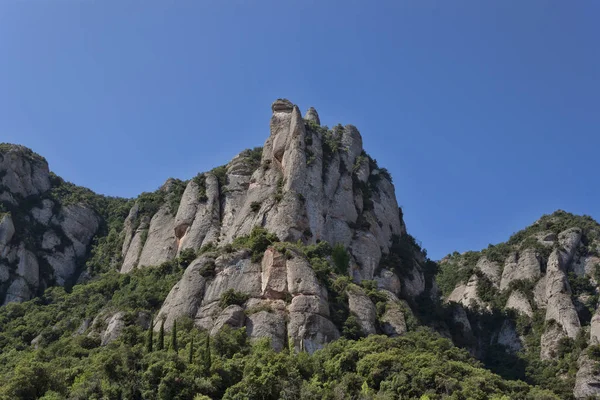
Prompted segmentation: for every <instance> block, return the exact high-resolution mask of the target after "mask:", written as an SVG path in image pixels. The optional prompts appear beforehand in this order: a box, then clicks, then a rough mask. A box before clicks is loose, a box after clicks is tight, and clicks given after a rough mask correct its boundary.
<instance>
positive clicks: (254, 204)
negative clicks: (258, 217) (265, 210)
mask: <svg viewBox="0 0 600 400" xmlns="http://www.w3.org/2000/svg"><path fill="white" fill-rule="evenodd" d="M250 209H251V210H252V212H258V210H260V202H259V201H253V202H252V203H251V204H250Z"/></svg>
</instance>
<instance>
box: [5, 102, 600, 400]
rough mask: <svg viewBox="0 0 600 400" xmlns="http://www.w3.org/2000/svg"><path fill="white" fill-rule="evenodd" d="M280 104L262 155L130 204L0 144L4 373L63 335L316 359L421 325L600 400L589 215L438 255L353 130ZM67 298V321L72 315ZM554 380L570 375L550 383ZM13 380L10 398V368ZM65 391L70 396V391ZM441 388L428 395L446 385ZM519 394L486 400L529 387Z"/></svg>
mask: <svg viewBox="0 0 600 400" xmlns="http://www.w3.org/2000/svg"><path fill="white" fill-rule="evenodd" d="M271 108H272V117H271V122H270V131H271V134H270V136H269V138H268V139H267V140H266V142H265V145H264V146H263V147H262V148H255V149H251V150H244V151H242V152H241V153H240V154H238V155H237V156H236V157H234V158H233V159H232V160H231V161H230V162H229V163H227V164H225V165H223V166H220V167H216V168H214V169H212V170H211V171H208V172H204V173H200V174H198V175H197V176H196V177H194V178H192V179H190V180H187V181H182V180H179V179H173V178H170V179H168V180H167V181H166V182H165V184H163V185H162V186H161V187H160V188H159V189H158V190H156V191H155V192H144V193H142V194H140V195H139V196H138V197H137V198H133V199H124V198H117V197H107V196H102V195H97V194H95V193H94V192H92V191H91V190H89V189H85V188H82V187H78V186H76V185H73V184H70V183H67V182H65V181H64V180H62V179H61V178H59V177H57V176H56V175H54V174H52V173H50V171H49V168H48V165H47V162H46V161H45V159H44V158H43V157H41V156H38V155H36V154H35V153H33V152H32V151H31V150H29V149H27V148H24V147H22V146H18V145H8V144H0V180H1V186H0V201H1V204H2V208H0V299H1V300H2V301H3V303H4V305H5V306H4V307H2V308H0V320H3V321H5V324H4V325H5V328H2V327H0V345H2V346H3V347H2V349H3V351H2V352H0V357H6V359H5V361H6V365H7V366H8V368H10V366H11V365H17V364H19V362H20V361H22V360H23V359H22V358H20V357H21V353H18V352H23V351H24V352H25V353H23V354H41V353H37V352H38V351H40V352H43V351H44V349H55V350H58V349H57V348H56V346H59V344H61V346H62V345H68V346H76V347H77V346H79V347H81V346H84V348H85V349H86V351H85V354H86V356H85V357H95V355H96V354H98V355H99V357H100V355H102V354H105V353H106V352H110V349H112V348H114V347H115V346H121V347H120V348H121V349H122V350H124V351H125V350H126V351H130V350H133V349H138V350H139V351H141V349H139V348H138V347H139V346H138V347H136V345H135V343H137V342H139V341H140V340H141V339H140V338H141V336H142V335H144V334H147V335H150V334H151V332H154V334H155V335H162V336H163V337H164V335H170V337H171V338H173V337H174V338H175V339H174V340H176V339H177V332H179V331H181V332H182V335H184V336H183V338H184V339H185V340H188V339H190V338H191V337H193V336H194V335H197V334H198V333H197V332H204V333H203V335H205V339H203V340H206V342H207V343H208V342H210V341H211V339H210V337H212V338H215V339H214V340H217V341H218V340H220V339H218V338H220V337H221V336H220V335H233V336H227V337H228V339H227V340H233V341H238V342H239V343H242V342H240V341H242V339H243V342H244V343H245V341H246V340H247V341H248V343H254V344H255V345H258V344H259V343H261V340H264V339H268V341H269V343H270V345H271V347H272V348H273V349H274V351H276V352H279V353H281V352H285V351H286V350H289V351H290V352H291V353H293V354H296V353H297V354H302V353H304V352H306V353H308V354H310V355H315V357H319V354H323V353H322V352H327V351H329V350H328V349H332V348H335V347H336V346H337V345H336V343H338V342H339V341H344V340H358V339H360V338H362V337H371V336H376V335H385V336H389V337H411V336H410V335H411V334H413V332H418V331H419V330H420V329H425V328H424V327H427V329H430V330H431V331H432V332H433V331H435V332H437V333H435V334H434V336H432V337H431V338H432V339H431V340H434V339H433V337H438V338H441V337H445V338H447V339H451V340H452V342H453V343H454V344H455V345H457V346H460V347H464V348H465V349H467V350H468V351H469V353H470V354H471V356H474V357H476V358H478V359H480V360H482V362H483V363H484V364H485V366H486V367H488V368H490V369H491V370H492V371H494V372H496V373H499V374H500V375H501V376H502V377H503V378H505V379H510V380H515V379H520V380H522V381H526V382H527V383H529V384H534V385H542V386H544V387H545V388H548V389H551V390H553V391H554V392H555V393H558V394H559V395H560V396H562V397H563V398H565V397H570V396H575V397H577V398H584V397H585V396H587V395H596V392H595V382H596V381H597V380H599V379H598V377H597V374H596V364H595V360H596V358H595V357H596V356H595V354H596V353H595V351H596V347H595V346H597V344H598V343H597V337H598V333H597V332H598V329H599V328H598V327H597V326H596V325H597V321H600V319H598V318H597V316H596V314H597V309H596V305H597V301H598V281H597V278H596V272H597V271H596V267H595V266H594V265H596V262H598V263H600V258H598V249H599V246H598V243H600V242H599V238H600V235H599V233H600V225H598V224H597V223H596V222H595V221H593V219H591V217H585V216H584V217H579V216H574V215H573V214H569V213H566V212H563V211H557V212H555V213H553V214H551V215H548V216H543V217H542V218H540V219H539V220H538V221H536V222H535V223H534V224H532V225H531V226H530V227H528V228H526V229H524V230H522V231H519V232H517V233H516V234H514V235H513V236H512V237H511V238H510V239H509V240H508V241H507V242H506V243H499V244H498V245H495V246H490V247H489V248H488V249H484V250H482V251H481V252H465V253H463V254H458V253H456V252H455V253H454V254H451V255H449V256H447V257H445V258H444V259H442V260H440V262H439V264H438V263H436V262H434V261H432V260H430V259H428V258H427V254H426V251H424V250H423V249H422V248H421V245H420V243H419V242H418V241H416V240H415V239H414V238H413V237H412V236H410V235H409V234H408V233H407V231H406V226H405V224H404V220H403V213H402V209H401V208H399V207H398V203H397V199H396V196H395V189H394V186H393V183H392V180H391V176H390V175H389V173H388V172H387V170H386V169H385V168H380V167H379V166H378V165H377V162H376V161H375V160H374V159H372V158H371V157H370V156H368V154H367V153H366V152H365V151H364V150H363V148H362V138H361V136H360V133H359V132H358V130H357V129H356V128H355V127H354V126H352V125H346V126H341V125H338V126H336V127H334V128H332V129H329V128H327V127H322V126H320V121H319V117H318V113H317V111H316V110H314V109H313V108H311V109H309V110H308V111H307V113H306V114H305V116H304V117H302V115H301V114H300V111H299V108H298V107H297V106H296V105H294V104H292V103H291V102H289V101H288V100H285V99H279V100H276V101H275V102H274V103H273V104H272V107H271ZM599 270H600V268H599ZM541 282H543V283H541ZM63 286H64V288H65V289H66V290H67V292H65V291H64V289H63V288H62V287H63ZM542 286H543V287H542ZM438 288H439V289H438ZM30 299H31V301H27V300H30ZM19 302H25V303H23V304H24V305H22V306H21V305H18V304H14V303H19ZM67 305H69V306H68V307H71V309H72V310H73V314H72V315H70V316H67V315H65V314H63V313H61V311H59V310H61V309H63V308H64V307H67ZM25 310H28V311H25ZM50 310H51V311H50ZM586 310H587V311H586ZM11 315H12V316H11ZM28 315H30V316H31V317H30V318H34V317H33V316H36V317H35V318H38V319H39V320H40V321H46V325H39V322H36V321H29V322H25V321H26V320H27V318H28ZM6 327H7V328H6ZM178 328H179V331H178ZM19 329H20V331H21V332H22V333H21V334H20V335H17V336H15V332H16V331H17V330H19ZM182 329H183V331H182ZM148 332H150V333H148ZM222 332H224V333H222ZM235 332H243V336H240V334H239V333H235ZM432 334H433V333H432ZM236 335H237V336H236ZM435 335H438V336H435ZM150 337H151V338H152V336H150ZM428 337H429V336H428ZM84 338H88V339H84ZM88 340H89V343H88V342H86V341H88ZM223 340H225V339H223ZM373 340H375V339H373ZM136 341H137V342H136ZM153 341H154V340H153V339H152V340H150V342H153ZM75 342H76V343H77V344H76V343H75ZM332 342H333V343H332ZM174 343H175V344H174V345H173V347H175V350H176V348H177V344H176V342H174ZM185 343H186V346H189V349H191V350H190V352H192V353H193V351H194V346H193V342H191V343H190V342H187V341H186V342H185ZM390 343H391V342H390ZM138 344H139V343H138ZM7 346H8V347H11V346H13V347H14V348H16V349H19V350H18V352H17V353H8V352H6V351H5V350H6V349H7ZM85 346H87V347H89V349H88V348H86V347H85ZM123 346H125V347H123ZM240 346H241V347H239V349H238V350H239V351H242V350H240V349H242V348H244V349H245V350H243V352H248V351H253V350H250V349H253V348H254V347H248V348H246V347H244V346H246V344H243V345H242V344H240ZM150 347H151V346H150ZM208 347H210V345H208ZM55 350H52V351H55ZM88 350H89V354H88ZM138 350H136V351H138ZM78 351H83V350H78ZM427 351H428V350H427ZM209 353H210V352H209ZM225 353H226V352H225ZM225 353H223V354H222V356H223V357H225V356H226V354H225ZM1 354H4V356H2V355H1ZM160 354H163V353H160ZM202 354H204V356H205V355H206V354H205V353H202ZM598 354H600V351H599V352H598ZM138 356H139V357H154V356H155V355H153V352H152V351H149V350H148V352H147V354H146V353H144V354H142V353H140V354H139V355H136V356H135V357H138ZM166 356H167V355H166V354H165V357H166ZM193 356H194V355H193V354H192V356H190V357H191V358H193ZM57 357H59V358H60V356H58V355H57ZM156 357H158V355H156ZM161 357H162V356H161ZM169 357H170V356H169ZM311 357H312V356H311ZM461 357H462V356H461ZM226 359H227V357H225V358H223V360H226ZM461 359H462V358H461ZM48 362H49V363H51V360H50V361H48ZM526 367H527V368H526ZM79 368H81V367H79ZM182 368H183V369H182V370H181V372H183V371H186V370H187V369H186V368H187V367H185V368H184V367H182ZM190 368H191V367H190ZM130 372H131V373H135V371H134V370H131V371H130ZM140 373H141V372H140ZM198 373H200V372H198ZM548 374H562V376H563V378H562V379H561V380H557V381H555V382H547V381H546V380H545V379H546V378H545V376H547V375H548ZM0 376H2V378H1V379H4V380H5V382H7V387H9V386H10V387H13V386H11V385H12V383H11V382H13V380H14V379H16V378H15V376H17V375H15V373H14V372H13V373H11V372H9V371H8V370H5V371H4V373H2V374H0ZM101 376H103V375H98V377H99V378H98V379H105V378H106V377H105V378H100V377H101ZM140 379H141V378H140ZM157 379H158V378H157ZM161 379H162V378H161ZM159 381H160V379H159ZM67 382H69V385H70V386H69V387H66V386H65V387H63V386H61V387H60V388H59V390H58V392H59V393H60V395H61V396H67V395H70V394H72V393H74V392H73V391H74V390H75V389H74V388H75V386H76V385H75V383H74V382H75V381H70V380H67ZM115 382H116V381H115ZM506 382H509V381H506ZM510 382H513V381H510ZM514 382H517V381H514ZM9 383H10V385H9ZM165 384H166V383H165ZM213 384H214V385H217V386H218V387H219V389H214V390H212V391H211V390H206V391H202V390H200V389H197V390H196V391H197V392H198V393H204V394H208V395H211V396H216V397H223V396H225V397H227V390H226V387H222V386H219V384H217V383H213ZM369 384H370V385H373V384H375V383H374V382H371V383H369ZM503 384H504V383H502V384H500V383H499V385H500V386H501V385H503ZM73 385H75V386H73ZM120 385H123V383H120ZM190 385H191V386H193V387H196V386H194V385H195V384H191V383H190ZM375 385H376V386H377V387H378V390H380V388H379V382H377V383H376V384H375ZM432 385H433V384H432ZM506 385H508V386H506V387H507V388H509V387H512V386H510V385H512V383H511V384H508V383H506ZM523 385H525V384H523ZM359 386H360V385H359ZM384 386H385V385H384ZM433 386H435V385H433ZM42 389H45V390H44V391H43V392H44V393H45V391H47V390H49V389H48V387H45V386H44V387H43V388H42ZM42 389H39V390H42ZM238 389H239V388H238ZM238 389H236V390H238ZM421 389H423V388H422V387H421ZM421 389H419V390H421ZM11 390H12V389H11ZM36 390H37V389H36ZM77 390H79V389H77ZM81 390H83V389H81ZM90 390H92V389H90ZM115 390H117V389H115ZM136 390H138V389H136ZM139 390H141V389H139ZM240 390H241V389H240ZM432 390H433V391H432V392H431V393H430V394H431V395H432V396H434V397H433V398H437V397H435V396H438V395H441V393H442V392H443V388H442V387H441V386H435V389H432ZM456 390H458V389H456ZM461 390H462V389H461ZM469 390H470V389H469ZM506 390H507V391H506V392H502V391H501V390H500V391H499V389H498V388H496V387H494V388H490V391H489V392H485V393H486V394H484V395H483V396H486V397H481V398H487V396H490V395H491V394H492V393H511V394H512V395H514V394H515V393H516V392H514V390H517V389H515V388H514V387H513V388H512V389H506ZM518 390H521V389H518ZM518 390H517V392H518ZM532 390H534V389H531V388H529V387H528V386H524V387H523V389H522V392H520V393H521V395H522V396H523V397H518V398H528V397H526V395H525V394H524V393H529V392H530V391H532ZM92 392H93V393H96V394H95V395H98V396H99V395H100V394H98V393H104V394H105V395H106V393H105V392H103V391H102V389H101V388H100V389H99V388H94V389H93V390H92ZM92 392H86V393H87V396H90V393H92ZM364 392H365V393H363V394H364V395H365V396H367V394H368V393H370V392H369V386H367V389H365V390H364ZM0 393H1V391H0ZM69 393H70V394H69ZM135 393H138V394H137V395H132V396H133V397H132V398H136V396H138V397H139V396H141V392H139V391H138V392H135ZM278 393H279V392H278ZM411 393H412V394H410V396H413V395H414V394H415V393H414V392H411ZM424 393H425V392H423V393H422V394H424ZM41 394H43V393H41ZM371 395H372V396H371V397H373V396H374V394H373V393H371ZM407 395H408V394H407ZM470 395H473V394H472V393H471V394H470ZM521 395H519V396H521ZM36 396H37V395H36ZM478 396H479V395H478ZM544 396H549V397H546V398H552V396H551V395H550V394H549V393H545V394H544ZM59 398H62V397H59ZM182 398H190V397H189V396H187V395H186V396H183V397H182ZM367 398H370V397H368V396H367ZM537 398H543V397H537Z"/></svg>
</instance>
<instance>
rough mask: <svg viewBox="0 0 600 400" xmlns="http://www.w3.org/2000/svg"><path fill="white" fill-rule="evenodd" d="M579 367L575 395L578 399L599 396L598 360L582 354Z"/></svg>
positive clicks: (599, 376) (578, 361)
mask: <svg viewBox="0 0 600 400" xmlns="http://www.w3.org/2000/svg"><path fill="white" fill-rule="evenodd" d="M577 365H578V367H579V369H578V370H577V375H576V377H575V388H574V389H573V395H574V396H575V398H576V399H589V398H598V397H599V396H600V375H599V374H598V367H599V365H598V361H595V360H592V359H590V357H589V356H588V355H587V354H585V353H584V354H582V355H581V356H580V357H579V359H578V360H577Z"/></svg>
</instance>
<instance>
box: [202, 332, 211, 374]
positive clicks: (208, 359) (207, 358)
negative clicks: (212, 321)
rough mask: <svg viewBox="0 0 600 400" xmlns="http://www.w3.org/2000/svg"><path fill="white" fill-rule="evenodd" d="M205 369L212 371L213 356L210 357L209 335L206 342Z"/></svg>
mask: <svg viewBox="0 0 600 400" xmlns="http://www.w3.org/2000/svg"><path fill="white" fill-rule="evenodd" d="M203 356H204V360H203V361H204V368H206V370H207V371H208V370H210V367H211V364H212V360H211V355H210V335H209V334H207V335H206V342H204V354H203Z"/></svg>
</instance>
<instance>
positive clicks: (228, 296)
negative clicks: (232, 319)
mask: <svg viewBox="0 0 600 400" xmlns="http://www.w3.org/2000/svg"><path fill="white" fill-rule="evenodd" d="M246 300H248V295H247V294H246V293H242V292H238V291H236V290H235V289H229V290H226V291H225V292H223V294H222V295H221V299H220V300H219V306H221V308H226V307H229V306H231V305H234V304H235V305H238V306H242V305H244V303H245V302H246Z"/></svg>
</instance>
